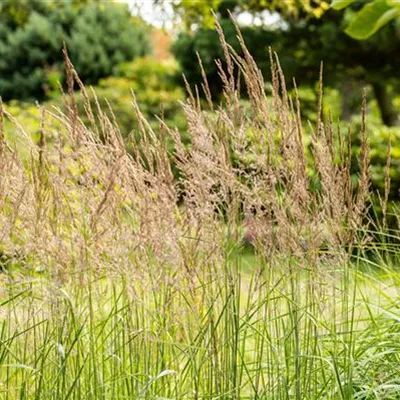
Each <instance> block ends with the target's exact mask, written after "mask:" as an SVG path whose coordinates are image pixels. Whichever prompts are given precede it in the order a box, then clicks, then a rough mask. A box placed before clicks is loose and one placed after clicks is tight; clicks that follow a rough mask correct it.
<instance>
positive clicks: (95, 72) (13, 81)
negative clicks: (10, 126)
mask: <svg viewBox="0 0 400 400" xmlns="http://www.w3.org/2000/svg"><path fill="white" fill-rule="evenodd" d="M63 43H66V44H67V47H68V50H69V54H70V58H71V60H72V62H73V63H74V64H75V67H76V69H77V71H78V73H79V74H80V76H81V78H82V79H83V81H85V82H87V83H96V82H97V81H98V80H99V79H100V78H102V77H106V76H108V75H110V74H111V73H112V70H113V68H114V67H115V66H116V65H117V64H119V63H121V62H124V61H130V60H132V59H134V58H136V57H139V56H142V55H145V54H147V53H148V52H149V46H150V45H149V43H150V40H149V38H148V29H147V27H146V26H145V24H144V23H143V22H142V21H140V20H138V19H135V18H134V17H132V16H131V14H130V12H129V9H128V7H127V6H126V5H125V4H117V3H103V2H100V1H93V0H92V1H90V0H87V1H84V2H81V1H79V2H77V1H76V0H70V1H64V2H62V3H60V2H56V1H46V2H43V1H39V0H33V1H31V0H29V1H26V0H5V1H4V2H3V3H1V5H0V95H1V96H2V98H3V100H9V99H12V98H17V99H23V100H26V99H39V100H41V99H43V98H44V97H45V96H46V91H47V87H48V81H49V79H51V78H52V76H53V75H54V73H55V74H56V75H58V78H60V79H62V71H63V67H62V64H63V59H62V52H61V50H62V47H63Z"/></svg>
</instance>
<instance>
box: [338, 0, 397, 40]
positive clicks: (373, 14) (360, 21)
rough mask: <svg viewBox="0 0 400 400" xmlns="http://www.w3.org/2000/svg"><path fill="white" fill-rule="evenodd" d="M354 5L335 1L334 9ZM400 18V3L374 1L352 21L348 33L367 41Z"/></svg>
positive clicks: (392, 0)
mask: <svg viewBox="0 0 400 400" xmlns="http://www.w3.org/2000/svg"><path fill="white" fill-rule="evenodd" d="M352 4H354V2H353V1H349V0H333V1H332V4H331V6H332V8H334V9H335V10H341V9H343V8H346V7H348V6H350V5H352ZM399 17H400V3H399V2H398V1H396V0H373V1H371V2H368V3H367V4H365V5H364V7H363V8H362V9H361V10H360V11H358V12H357V13H356V14H355V15H353V17H352V18H351V20H350V23H349V26H348V27H347V29H346V31H345V32H346V33H347V34H348V35H349V36H351V37H353V38H355V39H358V40H365V39H368V38H370V37H371V36H372V35H374V34H375V33H376V32H377V31H378V30H379V29H381V28H382V27H383V26H385V25H386V24H388V23H389V22H390V21H392V20H393V19H396V18H399Z"/></svg>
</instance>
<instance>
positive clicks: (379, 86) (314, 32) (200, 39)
mask: <svg viewBox="0 0 400 400" xmlns="http://www.w3.org/2000/svg"><path fill="white" fill-rule="evenodd" d="M342 1H343V0H342ZM376 1H377V2H378V3H379V4H381V3H382V2H386V1H390V0H376ZM201 3H202V5H201V7H205V5H204V3H205V2H201ZM207 3H208V7H209V6H210V5H214V6H215V7H216V8H214V10H215V12H216V14H217V15H218V17H219V18H220V21H221V23H222V25H223V27H224V29H225V33H226V36H227V40H228V42H229V43H232V44H233V45H234V46H235V43H237V42H236V34H235V32H234V30H232V29H231V28H229V22H225V21H226V17H227V16H228V13H227V9H228V8H229V7H231V8H230V9H231V10H233V12H234V13H235V14H240V13H241V12H243V11H251V12H253V13H257V12H261V11H270V12H272V11H273V12H278V13H279V16H280V17H279V18H280V22H281V23H279V24H276V25H274V26H268V25H265V26H261V27H252V28H247V27H243V28H242V29H243V33H244V36H245V39H246V42H247V44H248V47H249V50H250V51H251V52H252V54H253V56H254V57H255V59H256V60H257V61H258V63H259V65H260V67H261V69H263V72H264V73H266V74H268V72H269V67H268V65H269V54H268V48H269V47H270V46H271V47H272V49H273V50H275V51H277V53H278V55H279V57H280V59H281V63H282V65H283V68H284V70H285V72H286V76H287V78H288V79H289V80H290V81H291V80H292V78H293V77H296V79H297V81H298V83H299V84H306V85H310V84H311V85H312V84H313V83H315V82H316V81H317V80H318V69H319V64H320V63H321V62H322V61H323V62H324V69H325V72H326V73H325V76H324V81H325V85H328V86H331V87H336V88H340V89H341V90H344V89H343V86H344V83H345V82H346V81H347V80H355V81H361V82H365V83H368V84H370V85H371V86H372V88H373V92H374V94H375V97H376V99H377V103H378V106H379V109H380V112H381V116H382V121H383V122H384V123H385V124H386V125H388V126H392V125H396V124H398V122H399V120H398V116H397V113H396V112H395V110H394V108H393V105H392V101H391V97H390V90H391V87H394V86H396V85H398V84H399V80H398V71H399V69H400V58H399V56H398V54H400V40H399V35H398V28H397V26H396V25H395V24H394V23H387V24H385V25H382V26H381V29H380V30H376V32H375V35H374V36H372V37H370V38H368V40H364V41H359V40H356V39H354V38H352V37H350V36H349V35H348V34H347V33H346V28H348V27H349V23H350V24H351V23H354V21H355V19H354V18H358V15H359V13H360V12H362V11H363V4H360V3H358V2H356V3H354V2H352V3H351V4H349V2H347V4H346V5H347V9H346V10H345V11H343V10H342V11H338V10H334V9H332V8H330V7H329V4H328V3H327V2H326V1H323V0H321V1H319V0H318V1H312V0H310V1H307V2H303V1H295V0H294V1H288V2H286V1H285V2H281V1H274V0H270V1H267V0H265V1H254V2H253V1H249V2H245V1H241V0H229V1H227V2H225V1H224V2H221V1H220V0H209V1H208V2H207ZM211 3H212V4H211ZM373 3H374V2H371V3H370V4H373ZM364 5H365V3H364ZM176 7H178V8H179V7H180V10H181V13H184V14H185V13H188V16H193V17H195V16H196V15H197V17H196V18H197V19H196V21H197V29H195V30H194V31H192V32H189V31H186V32H183V33H181V35H180V36H179V38H178V41H177V42H176V43H175V45H174V47H173V51H174V54H175V56H176V57H177V58H178V60H179V61H180V63H181V65H182V67H183V72H184V73H185V74H187V75H188V77H189V79H190V80H191V81H195V82H199V81H200V80H201V73H200V69H199V67H198V66H197V60H196V58H195V57H193V54H194V53H195V52H196V51H198V52H199V53H200V55H201V56H202V58H203V63H204V64H205V69H206V70H207V71H211V73H210V74H209V78H210V80H211V86H212V87H215V88H217V87H218V85H217V83H216V81H218V79H219V78H218V73H217V71H216V67H215V64H214V59H215V58H221V57H222V51H221V48H220V46H219V44H218V41H217V40H216V34H215V33H213V32H212V30H211V29H209V26H208V25H207V24H206V23H204V24H203V23H202V22H207V18H208V14H207V13H208V12H210V11H207V12H206V11H204V10H205V8H204V10H203V8H202V9H200V8H199V7H200V5H198V4H197V2H185V1H184V0H182V1H180V2H178V3H177V4H176ZM365 7H366V6H364V8H365ZM193 8H194V9H196V13H195V12H191V11H193ZM336 8H337V4H336ZM202 10H203V12H206V14H205V16H203V17H202V16H201V11H202ZM208 10H209V8H208ZM322 15H323V16H322ZM193 26H195V25H192V27H193ZM350 26H351V25H350ZM214 79H215V81H214ZM346 95H348V94H346ZM346 95H345V96H346Z"/></svg>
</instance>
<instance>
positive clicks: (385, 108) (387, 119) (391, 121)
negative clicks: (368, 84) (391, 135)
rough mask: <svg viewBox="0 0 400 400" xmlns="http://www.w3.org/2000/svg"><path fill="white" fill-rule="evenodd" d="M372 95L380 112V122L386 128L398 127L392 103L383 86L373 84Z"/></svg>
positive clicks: (385, 87)
mask: <svg viewBox="0 0 400 400" xmlns="http://www.w3.org/2000/svg"><path fill="white" fill-rule="evenodd" d="M372 87H373V88H374V94H375V98H376V101H377V102H378V107H379V110H380V112H381V117H382V122H383V123H384V124H385V125H386V126H399V125H400V120H399V115H398V114H397V112H396V110H395V108H394V106H393V101H392V96H391V94H390V93H389V91H388V88H387V86H386V85H385V84H383V83H381V82H373V83H372Z"/></svg>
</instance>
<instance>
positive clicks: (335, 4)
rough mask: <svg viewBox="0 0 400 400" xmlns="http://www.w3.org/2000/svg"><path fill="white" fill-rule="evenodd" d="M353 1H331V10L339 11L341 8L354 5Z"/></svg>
mask: <svg viewBox="0 0 400 400" xmlns="http://www.w3.org/2000/svg"><path fill="white" fill-rule="evenodd" d="M354 1H355V0H332V3H331V8H333V9H334V10H341V9H342V8H346V7H347V6H349V5H350V4H352V3H354Z"/></svg>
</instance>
